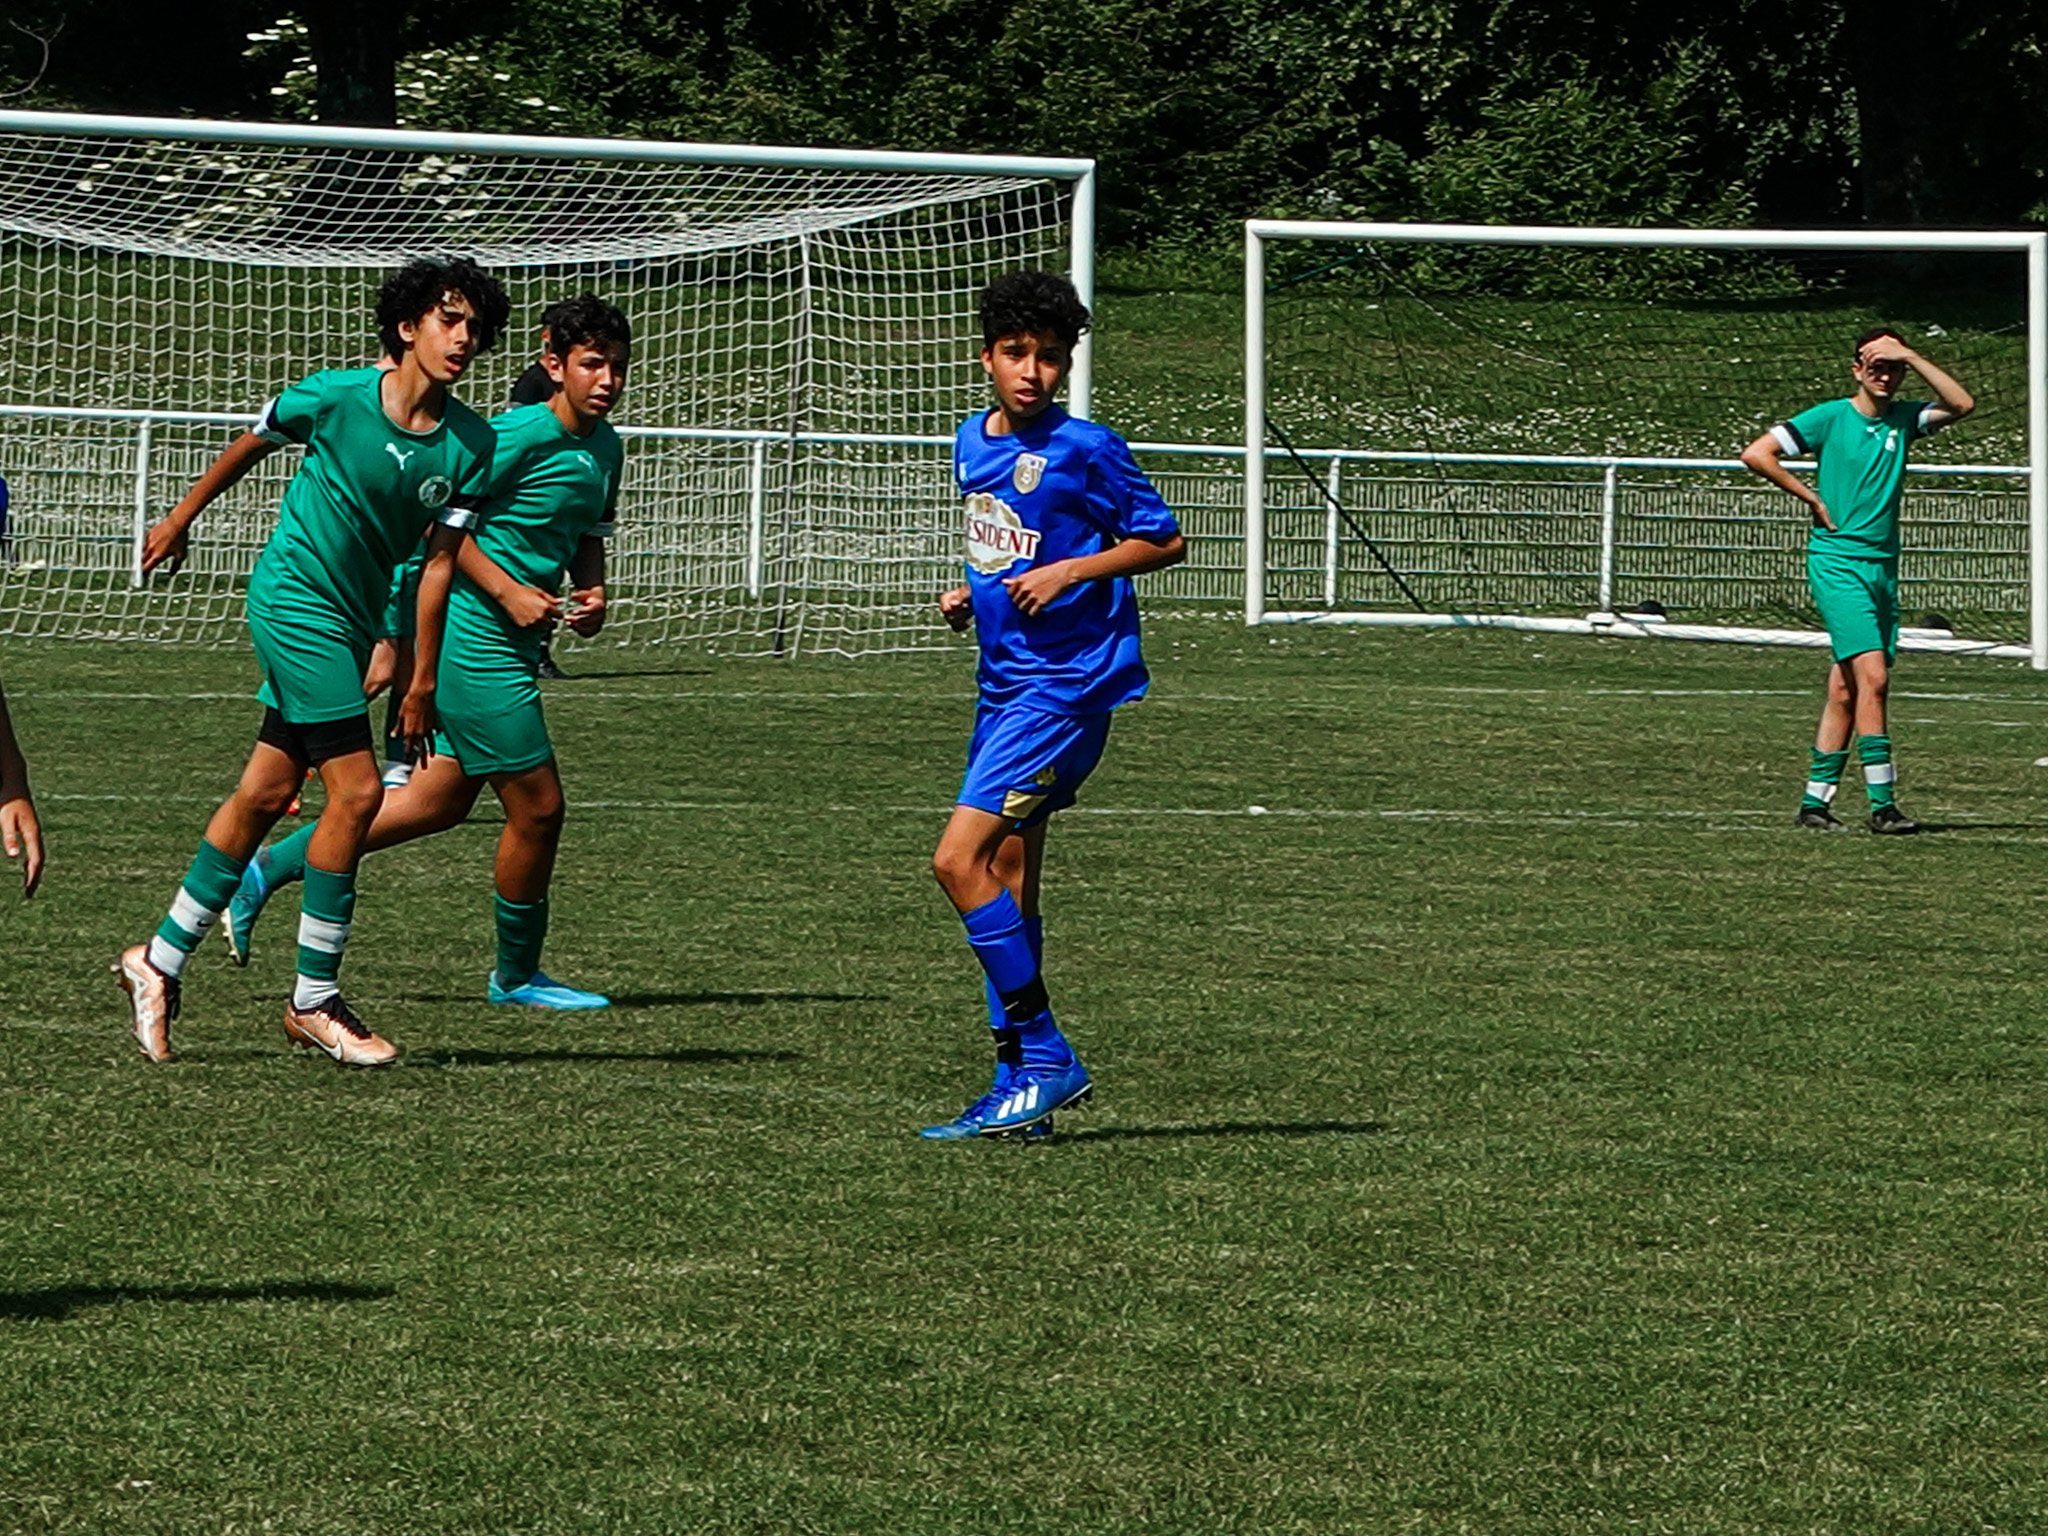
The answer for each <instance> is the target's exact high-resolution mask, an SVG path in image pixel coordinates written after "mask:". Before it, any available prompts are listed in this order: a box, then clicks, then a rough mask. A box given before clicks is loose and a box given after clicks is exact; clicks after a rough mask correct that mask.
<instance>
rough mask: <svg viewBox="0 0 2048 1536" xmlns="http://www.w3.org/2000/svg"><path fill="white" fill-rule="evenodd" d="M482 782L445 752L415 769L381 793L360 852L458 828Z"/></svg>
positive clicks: (388, 846) (367, 851) (392, 845)
mask: <svg viewBox="0 0 2048 1536" xmlns="http://www.w3.org/2000/svg"><path fill="white" fill-rule="evenodd" d="M483 783H484V781H483V780H482V779H473V778H471V777H470V776H469V775H468V774H466V773H464V772H463V771H462V765H461V764H460V763H458V762H456V761H455V759H454V758H452V757H449V756H448V755H447V754H446V753H442V754H441V755H439V756H437V757H435V758H433V759H432V760H431V761H430V762H428V763H427V764H426V766H425V767H423V768H415V769H414V770H413V774H412V777H411V778H410V779H408V780H406V782H405V783H404V784H402V785H399V786H396V787H394V788H390V789H386V790H385V791H384V803H383V806H382V808H380V809H379V810H378V812H377V819H376V821H375V822H374V823H373V824H372V825H371V827H370V833H369V837H368V838H367V839H366V840H365V842H364V844H363V852H365V853H375V852H376V851H377V850H379V849H381V848H395V847H397V846H398V845H399V844H400V843H409V842H411V841H412V840H413V839H414V838H416V837H426V836H428V835H430V834H432V833H435V832H445V831H447V830H448V829H449V828H450V827H453V826H458V825H460V824H461V822H462V820H463V818H464V817H466V816H467V815H469V812H470V807H472V806H473V805H475V804H476V796H477V791H478V790H480V789H482V788H483Z"/></svg>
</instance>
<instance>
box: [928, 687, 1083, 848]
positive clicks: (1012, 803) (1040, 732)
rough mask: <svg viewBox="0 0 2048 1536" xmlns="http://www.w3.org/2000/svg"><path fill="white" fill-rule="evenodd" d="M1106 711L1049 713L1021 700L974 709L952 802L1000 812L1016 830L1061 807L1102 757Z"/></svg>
mask: <svg viewBox="0 0 2048 1536" xmlns="http://www.w3.org/2000/svg"><path fill="white" fill-rule="evenodd" d="M1108 741H1109V711H1107V710H1104V711H1103V712H1102V713H1101V714H1099V715H1055V714H1049V713H1047V712H1046V711H1045V710H1042V709H1032V708H1029V707H1028V706H1025V705H1021V704H1012V705H1009V706H1008V707H998V706H996V705H991V704H983V705H981V706H980V707H979V708H978V709H977V710H976V711H975V712H974V739H973V741H972V742H970V743H969V744H968V748H967V775H966V777H965V778H963V779H962V780H961V781H960V795H959V800H958V803H959V804H961V805H971V806H973V807H974V808H975V809H976V810H977V811H987V812H988V813H989V814H990V815H992V816H1001V817H1003V818H1004V819H1005V820H1007V821H1009V822H1010V823H1011V824H1012V825H1014V826H1015V827H1016V828H1017V830H1018V831H1020V832H1021V831H1022V830H1023V829H1024V828H1026V827H1035V826H1037V825H1038V824H1039V823H1040V822H1041V821H1043V820H1045V818H1046V817H1048V816H1050V815H1051V814H1052V813H1053V812H1054V811H1063V810H1065V809H1066V808H1067V807H1068V806H1070V805H1072V804H1073V803H1074V797H1075V795H1076V794H1078V793H1079V792H1080V789H1081V786H1082V784H1083V783H1085V782H1086V781H1087V778H1088V775H1089V774H1091V773H1093V772H1094V771H1095V765H1096V764H1097V763H1099V762H1101V761H1102V749H1103V747H1104V746H1105V745H1106V744H1107V743H1108Z"/></svg>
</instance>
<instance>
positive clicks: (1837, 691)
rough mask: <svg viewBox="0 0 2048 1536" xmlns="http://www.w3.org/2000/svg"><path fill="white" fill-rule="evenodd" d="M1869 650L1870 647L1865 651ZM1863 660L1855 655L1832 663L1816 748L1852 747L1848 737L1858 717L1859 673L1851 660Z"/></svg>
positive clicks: (1816, 733) (1814, 746)
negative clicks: (1857, 692)
mask: <svg viewBox="0 0 2048 1536" xmlns="http://www.w3.org/2000/svg"><path fill="white" fill-rule="evenodd" d="M1868 654H1869V652H1867V651H1866V652H1865V653H1864V655H1868ZM1879 654H1880V655H1882V654H1883V653H1882V652H1880V653H1879ZM1862 660H1863V657H1862V656H1852V657H1850V658H1849V660H1848V661H1846V662H1845V661H1838V662H1835V663H1833V664H1832V665H1831V666H1829V668H1828V698H1827V702H1826V703H1825V704H1823V705H1822V706H1821V710H1820V728H1819V729H1818V730H1817V731H1815V732H1814V735H1813V749H1814V750H1815V751H1816V752H1846V751H1848V750H1849V737H1850V734H1851V732H1852V730H1853V729H1854V726H1855V719H1856V675H1855V673H1854V672H1853V671H1852V670H1851V663H1854V662H1860V661H1862Z"/></svg>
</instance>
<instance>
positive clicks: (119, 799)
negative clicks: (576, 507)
mask: <svg viewBox="0 0 2048 1536" xmlns="http://www.w3.org/2000/svg"><path fill="white" fill-rule="evenodd" d="M36 798H37V799H39V800H46V801H53V802H54V801H68V802H73V803H85V804H96V805H107V804H115V805H132V804H151V805H160V804H166V803H177V804H184V805H215V804H218V803H219V797H218V796H215V795H137V794H123V793H107V794H92V795H85V794H47V795H38V796H37V797H36ZM569 807H570V810H571V812H572V813H573V812H575V811H673V812H678V813H681V814H691V813H694V812H700V811H701V812H716V813H720V814H731V813H734V812H744V813H747V814H751V815H759V814H762V813H774V814H783V813H785V812H787V810H788V805H787V804H786V802H782V801H770V800H579V799H577V798H575V796H573V795H572V796H571V797H570V800H569ZM818 809H819V810H821V811H822V812H824V813H825V814H827V815H832V816H929V817H933V818H940V817H943V816H945V815H947V814H948V813H949V812H950V811H951V810H952V805H951V804H950V803H941V802H938V801H933V802H931V803H929V804H926V805H825V806H820V807H818ZM1059 814H1060V815H1062V816H1112V817H1133V818H1138V819H1144V818H1148V817H1150V818H1176V819H1193V820H1221V821H1232V820H1243V821H1258V820H1263V819H1266V818H1269V817H1270V818H1276V819H1279V820H1294V821H1442V822H1452V823H1469V824H1472V825H1475V826H1491V825H1502V826H1528V825H1532V824H1536V825H1544V826H1559V827H1568V826H1631V827H1633V826H1641V825H1643V824H1645V823H1649V822H1658V821H1669V822H1678V823H1704V822H1713V821H1725V820H1728V819H1730V818H1733V819H1737V820H1742V819H1750V818H1754V819H1760V820H1777V819H1779V818H1780V817H1781V816H1782V809H1773V810H1733V811H1697V810H1681V809H1665V808H1658V809H1653V810H1611V811H1520V810H1511V809H1500V810H1496V809H1489V808H1487V807H1483V806H1464V807H1458V806H1450V807H1430V806H1409V807H1400V808H1388V809H1383V810H1351V809H1343V808H1334V807H1329V808H1314V807H1300V808H1290V807H1286V806H1282V807H1279V808H1277V809H1271V808H1267V807H1263V806H1262V807H1260V808H1258V809H1256V810H1254V809H1253V808H1252V807H1250V806H1195V805H1179V806H1141V805H1076V806H1069V807H1068V808H1067V809H1066V810H1064V811H1062V812H1060V813H1059Z"/></svg>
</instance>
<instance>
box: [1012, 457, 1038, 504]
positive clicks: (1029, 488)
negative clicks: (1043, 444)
mask: <svg viewBox="0 0 2048 1536" xmlns="http://www.w3.org/2000/svg"><path fill="white" fill-rule="evenodd" d="M1044 478H1045V458H1044V456H1043V455H1041V454H1036V453H1020V454H1018V455H1017V467H1016V468H1015V469H1013V470H1011V471H1010V484H1012V485H1014V486H1016V487H1017V494H1018V495H1020V496H1029V495H1030V494H1031V493H1032V492H1033V491H1035V490H1037V489H1038V482H1039V481H1040V480H1042V479H1044Z"/></svg>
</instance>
